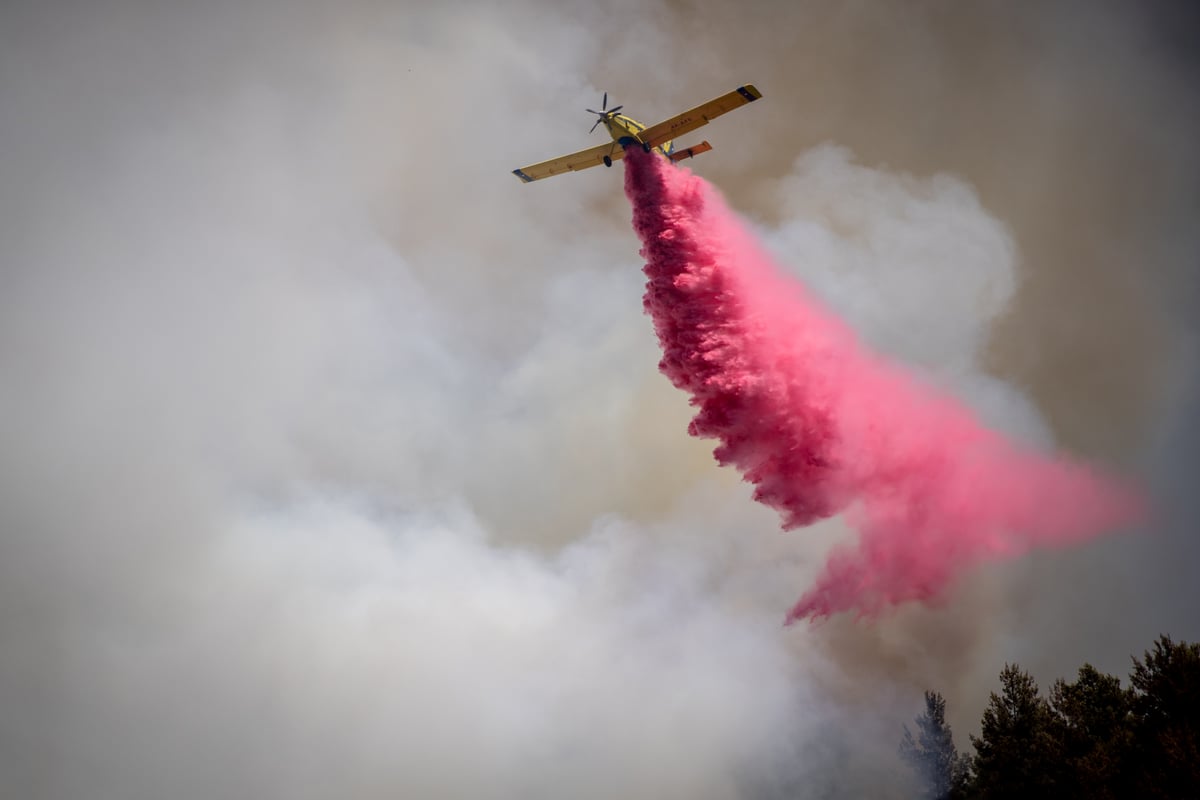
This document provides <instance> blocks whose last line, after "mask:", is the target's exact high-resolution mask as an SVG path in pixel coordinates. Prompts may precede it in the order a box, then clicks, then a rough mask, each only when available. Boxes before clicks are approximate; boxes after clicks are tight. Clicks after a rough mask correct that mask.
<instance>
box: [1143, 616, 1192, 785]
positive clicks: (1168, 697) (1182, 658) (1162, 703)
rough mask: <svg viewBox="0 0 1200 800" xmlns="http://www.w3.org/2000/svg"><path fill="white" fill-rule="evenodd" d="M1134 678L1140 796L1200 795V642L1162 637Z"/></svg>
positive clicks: (1147, 654) (1148, 653)
mask: <svg viewBox="0 0 1200 800" xmlns="http://www.w3.org/2000/svg"><path fill="white" fill-rule="evenodd" d="M1129 681H1130V684H1131V686H1132V691H1133V714H1134V739H1135V743H1136V744H1135V754H1134V760H1135V763H1136V765H1137V785H1138V790H1139V794H1140V796H1143V797H1200V644H1188V643H1187V642H1180V643H1179V644H1176V643H1174V642H1172V641H1171V637H1169V636H1160V637H1159V638H1158V641H1156V642H1155V643H1154V650H1153V651H1147V652H1146V653H1145V659H1144V660H1142V661H1139V660H1138V659H1137V658H1135V659H1133V672H1132V673H1131V674H1130V676H1129Z"/></svg>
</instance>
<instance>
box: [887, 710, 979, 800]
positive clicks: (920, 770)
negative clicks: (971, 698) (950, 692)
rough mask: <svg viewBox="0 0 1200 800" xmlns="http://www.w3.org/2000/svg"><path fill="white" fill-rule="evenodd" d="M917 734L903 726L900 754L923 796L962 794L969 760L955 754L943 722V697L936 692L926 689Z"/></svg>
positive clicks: (937, 798)
mask: <svg viewBox="0 0 1200 800" xmlns="http://www.w3.org/2000/svg"><path fill="white" fill-rule="evenodd" d="M914 721H915V722H916V725H917V733H916V736H914V735H913V733H912V731H910V730H909V729H908V726H907V725H905V726H904V739H903V741H901V742H900V757H901V758H903V759H904V760H905V761H907V762H908V764H909V766H911V767H912V768H913V771H914V772H916V773H917V777H918V778H919V779H920V781H921V786H922V795H921V796H922V797H926V798H929V800H947V799H948V798H955V797H961V796H963V792H964V789H965V786H966V783H967V781H968V780H969V777H970V766H969V760H968V759H967V758H965V757H964V756H960V755H959V754H958V750H957V748H955V746H954V736H953V734H952V733H951V731H950V726H949V725H947V724H946V701H945V699H944V698H943V697H942V696H941V695H940V694H939V693H937V692H925V713H924V714H922V715H921V716H919V717H917V718H916V719H915V720H914Z"/></svg>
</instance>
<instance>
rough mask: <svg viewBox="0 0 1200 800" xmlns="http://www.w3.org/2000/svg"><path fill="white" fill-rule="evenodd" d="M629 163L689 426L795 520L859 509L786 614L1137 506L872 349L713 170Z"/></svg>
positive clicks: (657, 322) (881, 601)
mask: <svg viewBox="0 0 1200 800" xmlns="http://www.w3.org/2000/svg"><path fill="white" fill-rule="evenodd" d="M625 163H626V173H625V192H626V194H627V195H628V197H629V200H630V202H631V203H632V204H633V225H634V227H635V228H636V230H637V233H638V235H639V236H640V237H641V240H642V243H643V247H642V251H641V252H642V256H643V257H644V258H645V259H646V261H647V263H646V266H645V273H646V276H647V278H648V281H647V283H646V295H645V308H646V311H647V313H648V314H649V315H650V316H651V317H652V318H653V320H654V327H655V330H656V331H657V333H658V339H659V342H660V344H661V345H662V350H663V358H662V361H661V362H660V368H661V369H662V371H663V373H664V374H665V375H666V376H667V377H668V378H670V379H671V382H672V383H674V385H675V386H677V387H679V388H680V389H683V390H685V391H687V392H688V393H689V394H690V395H691V402H692V405H694V406H696V407H698V409H699V411H698V412H697V414H696V416H695V418H694V419H693V420H692V423H691V425H690V426H689V432H690V433H691V434H692V435H693V436H700V437H709V438H714V439H718V440H719V441H720V444H719V445H718V447H717V448H716V450H715V451H714V455H715V456H716V459H717V461H718V462H720V463H721V464H732V465H734V466H735V467H737V468H738V470H740V471H741V473H742V475H743V476H744V478H745V479H746V480H747V481H749V482H750V483H752V484H753V485H754V487H755V491H754V498H755V499H756V500H758V501H760V502H763V503H765V504H767V505H769V506H770V507H772V508H774V509H776V510H778V511H779V513H780V514H781V516H782V518H783V526H784V527H785V528H789V529H790V528H796V527H800V526H804V525H808V524H810V523H812V522H814V521H816V520H819V519H822V518H824V517H828V516H831V515H833V514H836V513H839V512H843V511H845V512H846V513H847V514H848V518H849V519H850V521H851V523H852V524H853V526H854V527H855V528H856V529H857V531H858V532H859V540H858V542H857V543H855V544H854V545H847V546H843V547H841V548H839V549H835V550H834V551H833V553H832V554H831V556H830V558H829V560H828V562H827V563H826V564H825V566H824V569H823V570H822V572H821V574H820V575H819V577H818V578H817V581H816V583H815V585H814V586H812V587H811V588H810V589H809V590H808V591H807V592H805V593H804V595H803V596H802V597H801V598H800V599H799V601H798V602H797V603H796V605H795V606H794V607H793V608H792V609H791V611H790V612H789V613H788V616H787V621H788V622H789V623H790V622H794V621H796V620H798V619H803V618H814V619H815V618H821V617H825V616H828V615H830V614H834V613H838V612H842V611H854V612H856V613H858V614H860V615H865V616H873V615H876V614H878V613H879V612H881V611H883V610H885V609H887V608H889V607H891V606H894V605H896V604H898V603H903V602H906V601H912V600H917V601H928V600H932V599H935V598H936V597H937V596H938V595H939V594H940V593H941V592H942V591H943V590H944V589H945V588H946V587H947V586H948V584H949V583H950V582H951V581H952V580H953V579H954V578H955V577H956V576H957V575H958V574H960V573H961V572H962V571H963V570H964V569H966V568H969V567H971V566H972V565H975V564H977V563H979V562H981V561H986V560H995V559H1001V558H1010V557H1013V556H1016V555H1019V554H1021V553H1023V552H1026V551H1028V550H1029V549H1030V548H1033V547H1038V546H1043V547H1061V546H1065V545H1070V544H1074V543H1077V542H1081V541H1085V540H1087V539H1089V538H1091V537H1093V536H1096V535H1098V534H1099V533H1101V532H1103V531H1105V530H1108V529H1112V528H1115V527H1120V526H1123V525H1129V524H1131V523H1132V522H1134V521H1136V520H1137V518H1138V517H1139V516H1140V513H1141V502H1140V499H1139V498H1138V496H1137V495H1136V494H1135V493H1134V492H1132V491H1131V490H1129V489H1127V488H1125V487H1123V486H1121V485H1120V484H1118V483H1116V482H1113V481H1110V480H1108V479H1106V478H1104V477H1102V476H1099V475H1097V474H1096V473H1094V472H1093V471H1092V470H1090V469H1089V468H1088V467H1086V466H1085V465H1082V464H1078V463H1073V462H1071V461H1069V460H1067V459H1065V458H1053V457H1048V456H1045V455H1041V454H1037V453H1034V452H1031V451H1028V450H1025V449H1022V448H1021V447H1019V446H1017V445H1016V444H1014V443H1011V442H1009V441H1008V440H1006V439H1005V438H1004V437H1002V436H1000V435H999V434H997V433H995V432H993V431H990V430H988V429H986V428H984V427H983V426H982V425H981V424H980V423H979V422H978V421H977V420H976V419H975V417H974V416H973V415H972V414H971V412H970V411H968V410H967V409H966V408H965V407H964V406H963V405H961V404H960V403H958V402H957V401H955V400H953V399H951V398H949V397H946V396H943V395H940V394H938V393H936V392H935V391H933V390H932V389H929V388H927V387H926V386H925V385H923V384H921V383H920V382H918V381H917V380H916V379H915V378H913V377H911V376H909V375H908V374H907V373H906V372H905V371H904V370H903V368H901V367H900V366H898V365H896V364H893V363H891V362H887V361H885V360H883V359H882V358H880V357H878V356H876V355H874V354H872V353H871V352H869V351H867V350H866V349H865V348H864V346H863V345H861V344H860V343H859V342H858V340H857V339H856V337H855V335H854V334H853V332H852V331H851V330H850V329H849V328H848V327H847V326H846V325H845V324H844V323H843V322H841V321H840V320H838V319H837V318H835V317H834V316H833V315H832V314H830V313H829V312H828V311H827V310H825V309H824V308H822V307H821V306H820V305H819V304H818V303H816V302H815V301H814V300H813V299H812V298H810V297H809V296H808V294H807V293H806V292H805V290H804V288H803V287H802V286H801V285H799V284H798V283H797V282H796V281H794V280H793V279H791V278H788V277H786V276H785V275H783V274H782V273H781V272H780V271H779V270H778V269H776V267H775V266H774V265H773V264H772V262H771V260H770V258H769V257H768V256H767V255H766V253H765V251H764V250H763V248H762V247H761V246H759V245H758V243H757V242H756V241H755V240H754V239H753V237H752V236H751V234H750V233H749V231H748V230H747V229H746V228H745V227H744V226H743V225H742V223H741V222H740V221H739V220H738V218H737V217H736V216H735V215H734V214H733V213H732V212H730V211H729V209H728V208H726V206H725V203H724V201H723V199H722V198H721V197H720V195H719V194H718V193H717V192H716V190H714V189H713V188H712V187H711V186H710V185H709V184H708V183H707V182H705V181H704V180H702V179H700V178H698V177H696V176H695V175H693V174H692V173H691V172H690V171H689V170H687V169H684V168H680V167H676V166H672V165H671V164H669V163H668V162H667V161H666V159H663V158H661V157H659V156H657V155H654V154H645V153H642V152H641V151H640V150H637V149H636V148H630V152H629V153H628V155H627V156H626V160H625Z"/></svg>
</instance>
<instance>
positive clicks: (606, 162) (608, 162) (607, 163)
mask: <svg viewBox="0 0 1200 800" xmlns="http://www.w3.org/2000/svg"><path fill="white" fill-rule="evenodd" d="M604 166H606V167H611V166H612V156H605V157H604Z"/></svg>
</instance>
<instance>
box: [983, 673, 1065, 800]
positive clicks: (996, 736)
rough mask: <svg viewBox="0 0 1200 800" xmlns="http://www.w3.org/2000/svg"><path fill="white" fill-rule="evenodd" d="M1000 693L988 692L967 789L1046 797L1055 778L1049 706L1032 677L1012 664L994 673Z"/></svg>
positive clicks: (1055, 752) (988, 793) (995, 795)
mask: <svg viewBox="0 0 1200 800" xmlns="http://www.w3.org/2000/svg"><path fill="white" fill-rule="evenodd" d="M1000 683H1001V687H1002V691H1001V694H996V693H995V692H992V693H991V697H990V700H989V703H988V707H987V709H986V710H985V711H984V712H983V719H982V721H981V724H980V735H979V738H976V737H974V736H972V737H971V743H972V744H973V745H974V746H975V762H974V767H975V779H974V782H973V791H974V793H975V794H976V795H977V796H979V797H984V798H1007V797H1022V798H1024V797H1049V796H1052V795H1053V793H1054V792H1055V788H1056V783H1057V777H1058V772H1059V769H1058V759H1059V752H1058V745H1057V742H1056V741H1055V738H1054V732H1053V730H1052V725H1051V713H1050V706H1049V704H1047V702H1046V700H1045V699H1044V698H1042V697H1039V696H1038V685H1037V682H1036V681H1034V679H1033V678H1032V677H1031V676H1030V675H1029V673H1027V672H1025V671H1024V670H1022V669H1021V668H1020V667H1018V666H1017V665H1016V664H1011V665H1009V664H1006V665H1005V667H1004V670H1003V671H1002V672H1001V673H1000Z"/></svg>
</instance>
